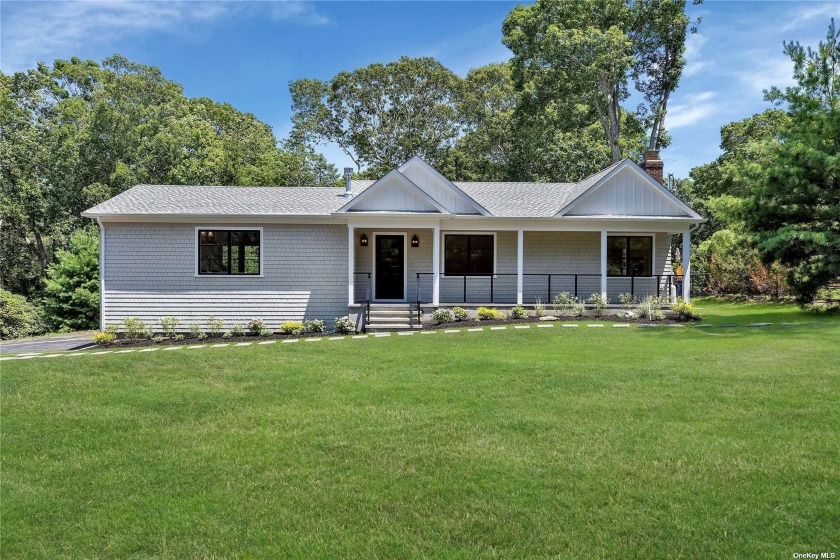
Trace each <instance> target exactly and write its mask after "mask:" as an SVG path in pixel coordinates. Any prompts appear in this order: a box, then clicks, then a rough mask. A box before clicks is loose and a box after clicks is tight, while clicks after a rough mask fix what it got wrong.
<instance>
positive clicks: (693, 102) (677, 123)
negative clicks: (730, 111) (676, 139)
mask: <svg viewBox="0 0 840 560" xmlns="http://www.w3.org/2000/svg"><path fill="white" fill-rule="evenodd" d="M715 97H717V94H716V93H715V92H713V91H701V92H699V93H690V94H688V95H685V96H683V98H682V100H681V102H680V103H677V104H676V105H672V106H671V107H669V108H668V114H667V116H666V117H665V128H666V129H668V130H675V129H678V128H681V127H684V126H690V125H692V124H696V123H698V122H701V121H703V120H705V119H707V118H708V117H710V116H712V115H714V114H715V113H717V112H718V110H719V107H718V105H717V104H716V103H714V99H715Z"/></svg>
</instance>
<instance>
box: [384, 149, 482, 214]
mask: <svg viewBox="0 0 840 560" xmlns="http://www.w3.org/2000/svg"><path fill="white" fill-rule="evenodd" d="M413 163H417V164H419V165H420V166H421V167H422V168H423V169H425V170H426V171H427V172H429V173H430V174H432V175H434V176H435V177H437V178H438V179H439V180H440V181H441V182H442V183H443V184H444V185H446V186H447V187H449V188H450V189H452V192H454V193H455V195H456V196H458V197H460V198H461V200H463V201H464V202H466V203H467V204H469V205H470V206H472V207H473V208H475V209H476V210H477V211H478V212H479V213H480V214H481V215H482V216H490V215H491V214H490V211H489V210H487V208H485V207H484V206H482V205H481V204H479V203H478V202H477V201H476V200H475V199H474V198H473V197H471V196H470V195H468V194H467V193H465V192H464V191H462V190H461V189H460V188H459V187H458V186H457V185H456V184H455V183H453V182H452V181H450V180H449V179H447V178H446V176H444V175H443V173H441V172H440V171H438V170H437V169H435V168H434V167H432V166H431V165H429V164H428V163H426V161H425V160H424V159H423V158H421V157H420V156H414V157H413V158H411V159H410V160H408V161H407V162H405V163H404V164H402V165H401V166H399V167H398V168H397V170H398V171H399V172H400V173H402V172H403V171H405V169H406V168H407V167H408V166H409V165H411V164H413ZM368 188H370V187H368Z"/></svg>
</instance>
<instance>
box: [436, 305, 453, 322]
mask: <svg viewBox="0 0 840 560" xmlns="http://www.w3.org/2000/svg"><path fill="white" fill-rule="evenodd" d="M432 319H433V320H434V322H435V323H437V324H438V325H439V324H441V323H450V322H452V312H451V311H449V310H448V309H443V308H440V309H435V310H434V311H432Z"/></svg>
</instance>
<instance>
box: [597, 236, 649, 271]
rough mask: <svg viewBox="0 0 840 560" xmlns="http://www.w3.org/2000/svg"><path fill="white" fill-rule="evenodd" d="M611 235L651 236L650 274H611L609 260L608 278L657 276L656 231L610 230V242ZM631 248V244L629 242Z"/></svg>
mask: <svg viewBox="0 0 840 560" xmlns="http://www.w3.org/2000/svg"><path fill="white" fill-rule="evenodd" d="M610 237H624V238H629V237H650V275H649V276H647V275H639V276H631V275H630V274H626V275H618V274H610V273H609V261H608V262H607V278H654V277H656V276H657V274H656V234H655V233H636V232H631V233H620V232H610V233H607V243H609V238H610ZM628 248H629V244H628Z"/></svg>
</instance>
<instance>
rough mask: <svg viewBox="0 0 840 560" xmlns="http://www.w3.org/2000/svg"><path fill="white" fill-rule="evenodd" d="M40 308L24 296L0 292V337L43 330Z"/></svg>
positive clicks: (28, 334)
mask: <svg viewBox="0 0 840 560" xmlns="http://www.w3.org/2000/svg"><path fill="white" fill-rule="evenodd" d="M44 330H45V327H44V320H43V316H42V313H41V310H40V309H39V308H38V307H37V306H35V305H33V304H32V303H30V302H29V301H28V300H27V299H26V298H25V297H23V296H21V295H17V294H13V293H11V292H7V291H5V290H3V291H2V292H0V339H3V340H6V339H8V338H20V337H23V336H32V335H36V334H41V333H42V332H44Z"/></svg>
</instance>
